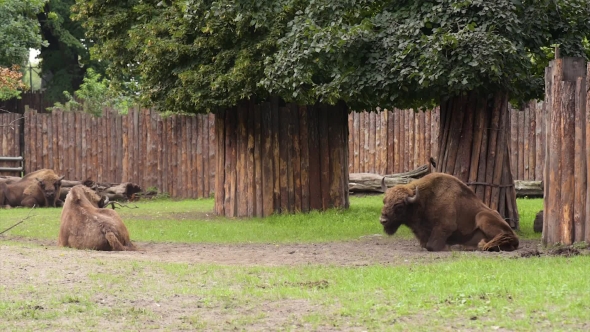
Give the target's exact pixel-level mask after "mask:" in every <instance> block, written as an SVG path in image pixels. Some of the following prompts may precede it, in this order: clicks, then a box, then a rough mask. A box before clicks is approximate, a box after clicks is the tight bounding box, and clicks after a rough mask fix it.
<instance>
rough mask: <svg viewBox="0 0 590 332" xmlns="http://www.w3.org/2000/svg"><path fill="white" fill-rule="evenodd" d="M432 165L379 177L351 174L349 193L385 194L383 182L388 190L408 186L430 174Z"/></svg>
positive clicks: (366, 174)
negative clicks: (398, 186) (403, 185)
mask: <svg viewBox="0 0 590 332" xmlns="http://www.w3.org/2000/svg"><path fill="white" fill-rule="evenodd" d="M430 171H431V168H430V164H425V165H422V166H419V167H418V168H416V169H413V170H411V171H408V172H403V173H394V174H386V175H379V174H374V173H350V174H349V181H348V191H350V192H353V193H355V192H375V193H382V192H384V190H383V188H382V182H383V183H384V184H385V186H386V187H387V188H391V187H393V186H395V185H398V184H406V183H409V182H410V181H412V180H414V179H418V178H421V177H423V176H424V175H426V174H428V173H430Z"/></svg>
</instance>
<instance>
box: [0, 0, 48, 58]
mask: <svg viewBox="0 0 590 332" xmlns="http://www.w3.org/2000/svg"><path fill="white" fill-rule="evenodd" d="M44 3H45V0H19V1H11V0H0V22H2V23H0V45H1V47H0V66H4V67H10V66H12V65H20V66H22V65H24V64H25V63H26V61H27V59H28V57H29V48H39V47H41V45H43V44H44V43H43V42H42V39H41V35H39V23H38V22H37V17H36V16H35V15H36V14H37V13H38V12H40V11H41V8H43V4H44Z"/></svg>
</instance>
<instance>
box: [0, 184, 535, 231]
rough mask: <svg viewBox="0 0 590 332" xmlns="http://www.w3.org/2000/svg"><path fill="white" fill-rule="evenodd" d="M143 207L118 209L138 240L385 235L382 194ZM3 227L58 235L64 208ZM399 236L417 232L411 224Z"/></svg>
mask: <svg viewBox="0 0 590 332" xmlns="http://www.w3.org/2000/svg"><path fill="white" fill-rule="evenodd" d="M517 204H518V207H519V213H520V229H521V230H520V231H519V235H520V236H521V237H522V238H526V239H535V238H539V237H540V235H539V234H535V233H534V232H533V226H532V225H533V220H534V217H535V214H536V213H537V212H538V211H539V210H541V209H542V205H543V200H542V199H518V200H517ZM137 206H138V208H137V209H126V208H121V209H117V211H118V212H119V214H120V215H121V217H122V218H123V220H124V221H125V224H126V225H127V227H128V229H129V232H130V234H131V235H132V240H134V241H140V242H187V243H196V242H198V243H287V242H327V241H339V240H351V239H358V238H359V237H361V236H365V235H371V234H382V233H383V230H382V228H381V226H380V224H379V222H378V219H379V215H380V213H381V207H382V206H383V203H382V197H381V196H380V195H377V196H365V197H356V196H353V197H351V198H350V209H348V210H330V211H325V212H317V211H314V212H311V213H306V214H302V213H300V214H294V215H273V216H271V217H269V218H251V219H230V218H222V217H216V216H214V214H213V199H200V200H183V201H174V200H154V201H142V202H138V203H137ZM0 213H1V215H0V231H1V230H4V229H6V228H8V227H10V226H11V225H13V224H15V223H17V222H18V221H19V220H22V219H23V218H25V217H26V216H27V215H28V214H29V213H30V214H31V218H30V219H28V220H26V221H25V222H23V223H22V224H20V225H18V226H16V227H15V228H14V229H12V230H10V231H9V234H11V235H18V236H25V237H32V238H41V239H57V234H58V231H59V218H60V213H61V212H60V210H59V209H38V210H34V211H32V212H31V211H29V210H28V209H21V208H17V209H9V210H2V211H0ZM396 236H400V237H406V238H409V237H411V236H412V235H411V233H410V232H409V230H408V229H407V228H401V229H400V230H399V231H398V233H397V234H396Z"/></svg>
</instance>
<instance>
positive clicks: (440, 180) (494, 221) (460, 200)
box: [380, 173, 518, 251]
mask: <svg viewBox="0 0 590 332" xmlns="http://www.w3.org/2000/svg"><path fill="white" fill-rule="evenodd" d="M383 203H384V206H383V210H382V212H381V219H380V221H381V224H382V225H383V229H384V231H385V233H387V234H389V235H393V234H395V232H396V231H397V229H398V228H399V226H401V225H402V224H404V225H406V226H408V227H409V228H410V229H411V230H412V232H413V233H414V235H416V237H417V238H418V240H419V241H420V245H421V246H422V247H423V248H426V249H427V250H429V251H440V250H444V249H445V248H446V246H447V245H454V244H461V245H464V246H465V247H466V248H469V249H475V248H478V249H480V250H485V251H498V250H503V251H512V250H516V249H517V248H518V237H517V236H516V234H515V233H514V231H513V230H512V228H510V225H508V223H507V222H506V221H504V220H503V219H502V217H501V216H500V214H499V213H498V212H496V211H494V210H492V209H490V208H489V207H487V206H486V205H485V204H484V203H483V201H481V199H479V198H478V197H477V196H476V195H475V193H474V192H473V191H472V190H471V189H470V188H469V187H468V186H466V185H465V184H464V183H463V182H461V180H459V179H457V178H455V177H454V176H451V175H448V174H443V173H431V174H428V175H426V176H424V177H423V178H420V179H418V180H414V181H412V182H411V183H409V184H403V185H397V186H394V187H392V188H390V189H389V190H387V192H386V193H385V198H384V199H383Z"/></svg>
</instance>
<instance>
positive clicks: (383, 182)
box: [381, 177, 387, 192]
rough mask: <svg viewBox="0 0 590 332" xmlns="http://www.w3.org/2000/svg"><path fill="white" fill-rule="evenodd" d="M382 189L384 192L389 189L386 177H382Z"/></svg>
mask: <svg viewBox="0 0 590 332" xmlns="http://www.w3.org/2000/svg"><path fill="white" fill-rule="evenodd" d="M381 191H382V192H386V191H387V185H386V184H385V177H383V178H381Z"/></svg>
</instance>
